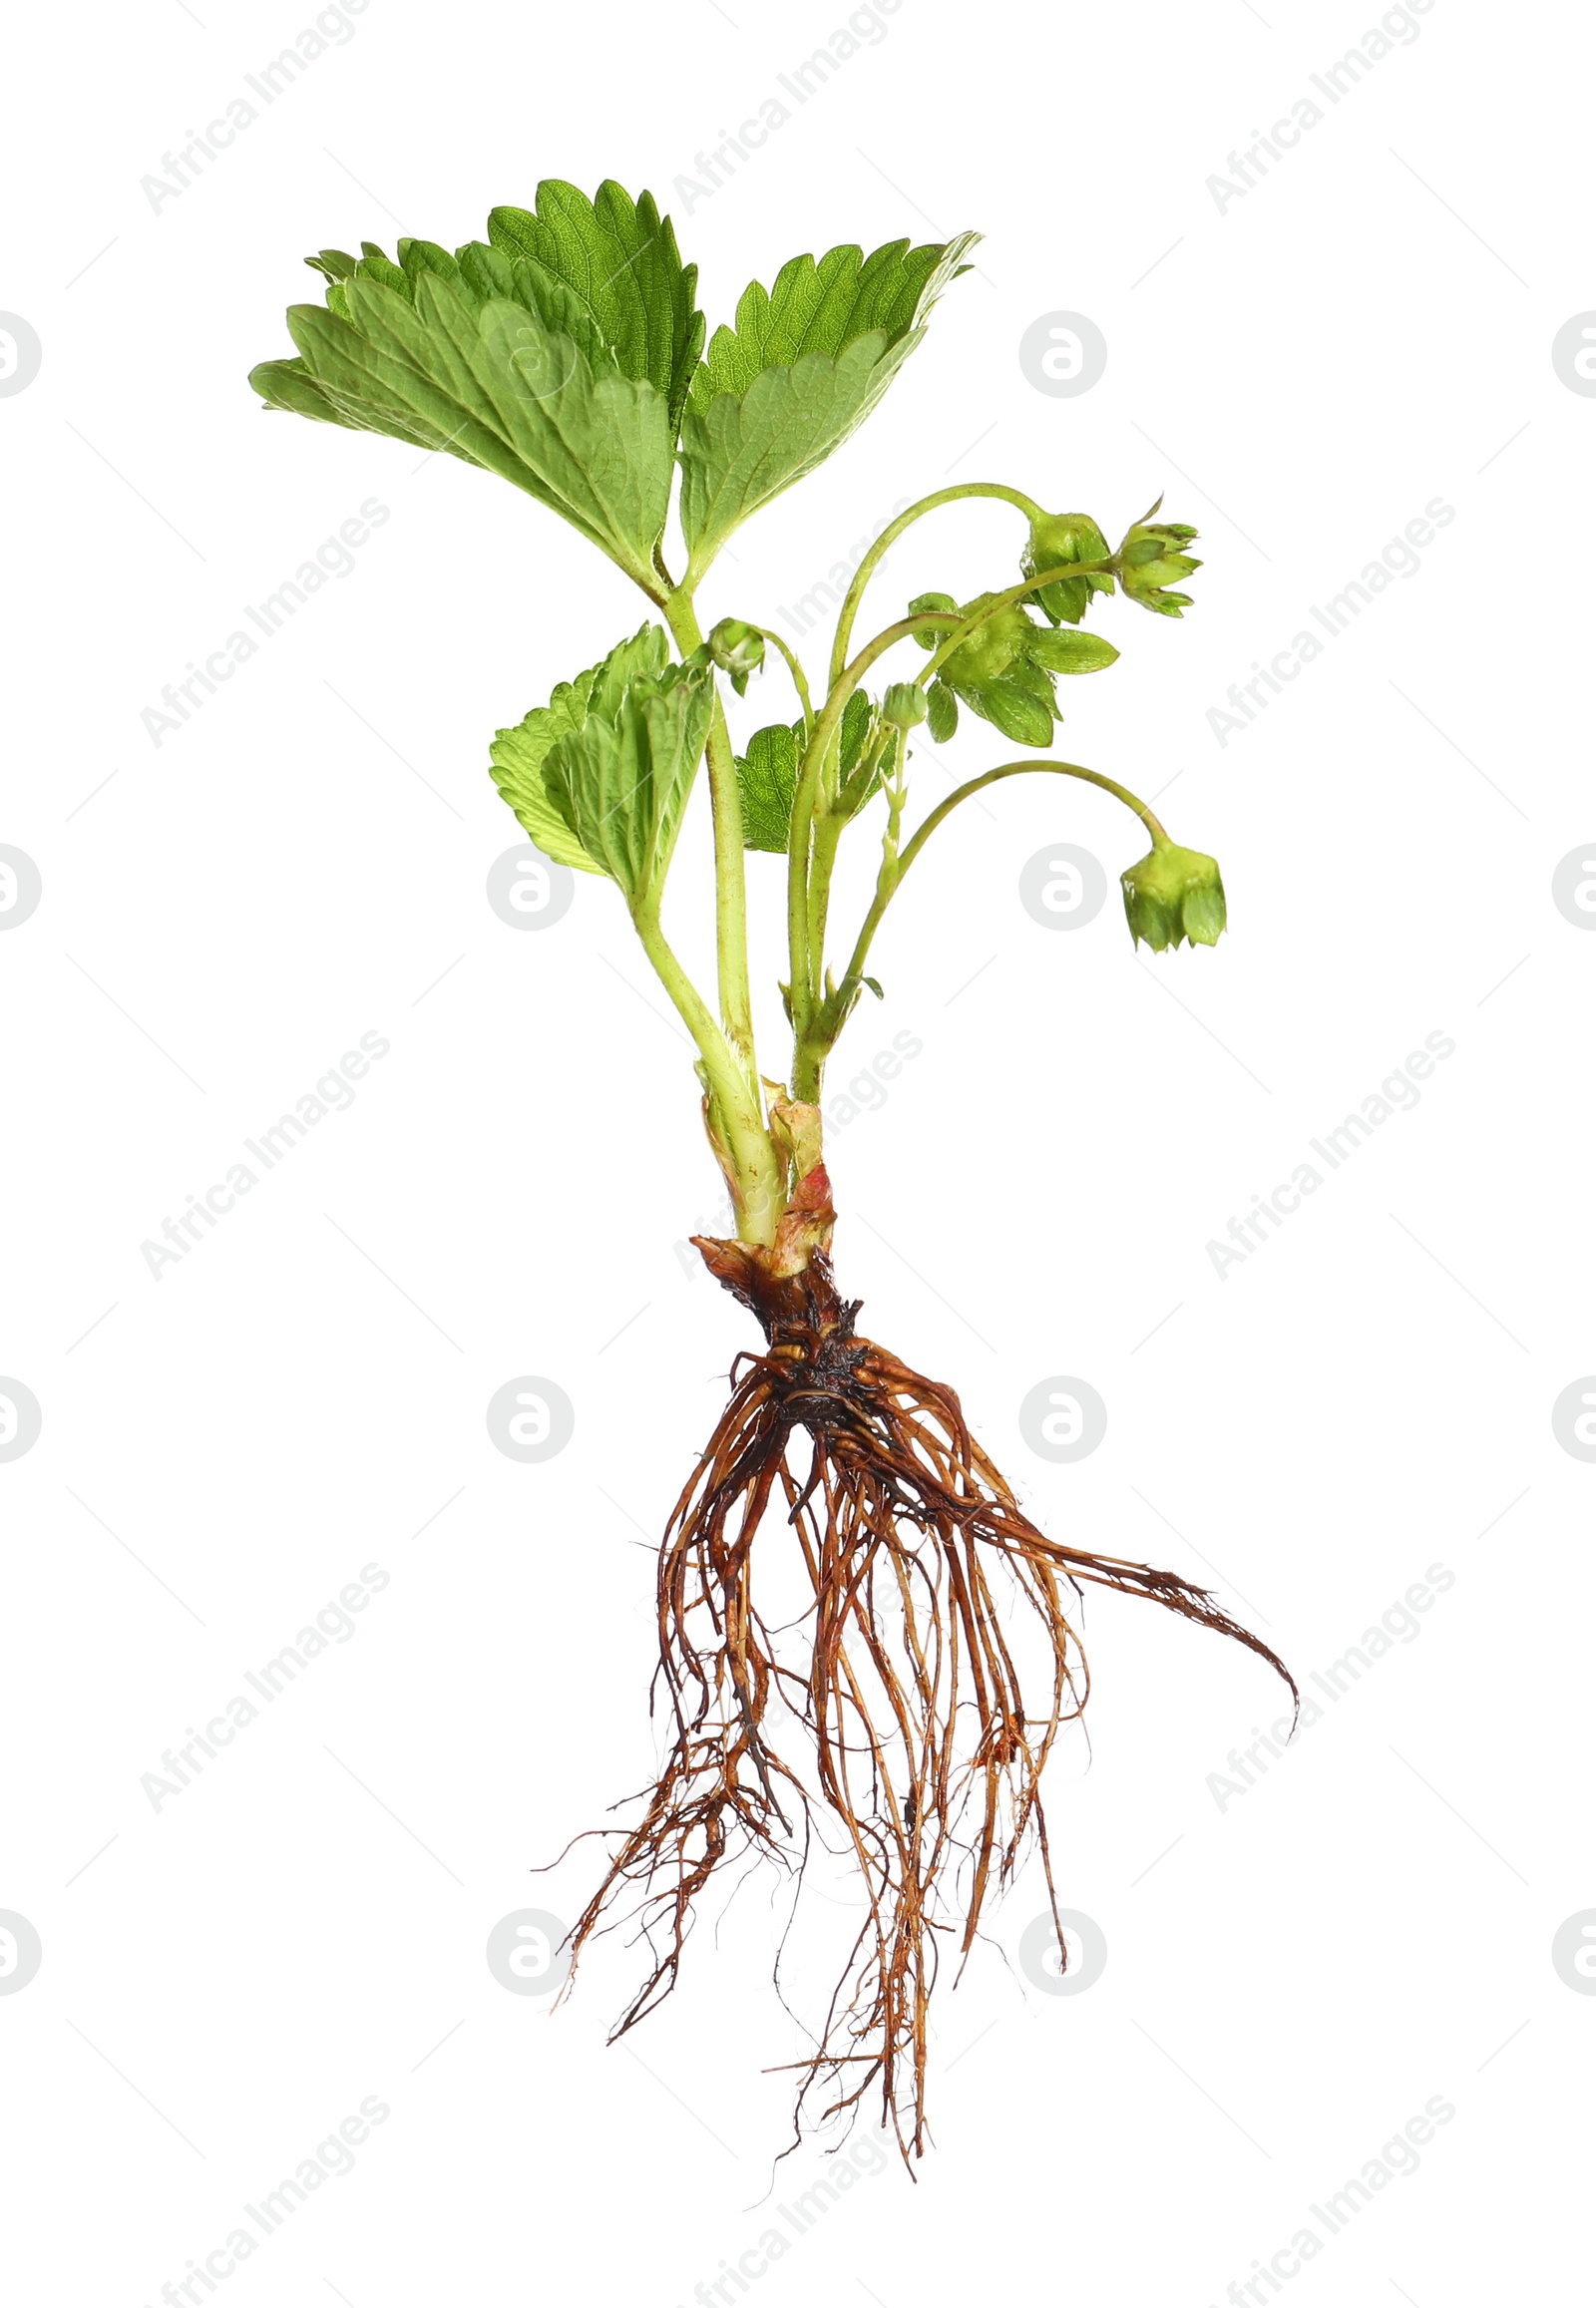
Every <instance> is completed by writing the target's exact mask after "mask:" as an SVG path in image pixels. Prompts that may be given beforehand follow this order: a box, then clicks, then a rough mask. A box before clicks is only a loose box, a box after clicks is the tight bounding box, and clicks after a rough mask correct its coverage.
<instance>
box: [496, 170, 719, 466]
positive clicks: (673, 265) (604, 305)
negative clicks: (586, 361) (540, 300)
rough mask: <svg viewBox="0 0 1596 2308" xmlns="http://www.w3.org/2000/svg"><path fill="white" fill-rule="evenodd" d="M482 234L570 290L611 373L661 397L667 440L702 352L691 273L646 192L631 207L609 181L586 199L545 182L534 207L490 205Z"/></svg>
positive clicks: (571, 189)
mask: <svg viewBox="0 0 1596 2308" xmlns="http://www.w3.org/2000/svg"><path fill="white" fill-rule="evenodd" d="M488 236H489V239H490V241H491V243H492V245H493V247H494V248H495V249H497V250H500V251H502V252H503V253H504V254H505V255H507V256H510V257H512V258H515V257H521V258H525V259H526V260H527V261H528V262H529V263H530V264H531V265H532V266H533V267H534V269H535V270H536V271H538V272H540V273H542V274H543V275H545V276H546V277H548V278H550V279H552V280H555V281H559V282H563V283H564V284H565V285H566V286H567V287H568V288H570V289H572V290H574V291H575V292H576V294H577V295H578V296H579V297H580V298H581V299H582V301H583V303H584V305H585V306H586V307H587V309H588V310H589V311H590V312H591V313H592V315H593V317H594V320H595V321H596V322H597V324H598V328H599V330H600V331H601V333H602V335H603V338H604V341H605V342H606V343H607V344H609V345H610V346H612V347H613V350H614V354H615V359H616V362H617V364H618V366H619V369H620V373H621V375H622V376H626V377H630V378H632V379H633V380H634V381H639V382H640V381H642V380H643V379H646V380H647V382H648V383H649V384H651V385H652V386H653V387H654V389H655V390H656V391H657V392H659V393H661V394H662V395H663V396H664V399H665V403H666V408H667V413H668V421H669V427H670V437H671V440H672V442H674V440H675V437H676V432H677V428H678V426H679V423H680V418H681V409H682V404H683V402H684V401H685V400H686V397H687V389H688V386H689V385H690V383H691V381H692V375H693V371H694V369H695V368H696V366H697V364H698V355H699V353H700V352H701V351H702V349H703V341H704V316H703V314H702V313H701V312H698V311H696V310H695V309H694V305H693V295H694V291H695V289H696V287H697V281H698V267H697V266H696V265H695V264H688V265H684V264H683V263H682V261H681V258H680V256H679V254H678V253H677V249H676V236H675V232H674V230H673V229H672V226H671V222H670V219H669V217H668V216H666V217H661V216H660V213H659V210H658V208H657V207H656V206H655V204H654V198H653V194H652V193H651V192H641V193H639V194H638V196H637V198H636V200H635V201H634V200H633V199H632V198H631V196H630V194H629V193H628V192H624V191H623V190H622V188H621V187H620V186H619V185H617V184H615V183H614V182H613V181H612V180H609V181H606V182H605V183H604V184H602V185H600V186H599V188H598V192H597V193H596V194H595V196H594V198H593V199H591V200H590V199H589V198H588V196H587V194H586V193H585V192H579V191H578V190H577V188H576V186H575V185H567V184H564V183H562V182H561V180H560V179H559V178H553V177H552V178H550V179H548V180H547V182H545V183H544V184H541V185H540V186H539V187H538V203H537V207H536V208H535V209H527V208H495V209H494V211H493V213H492V215H491V216H490V217H489V219H488ZM462 253H464V252H462Z"/></svg>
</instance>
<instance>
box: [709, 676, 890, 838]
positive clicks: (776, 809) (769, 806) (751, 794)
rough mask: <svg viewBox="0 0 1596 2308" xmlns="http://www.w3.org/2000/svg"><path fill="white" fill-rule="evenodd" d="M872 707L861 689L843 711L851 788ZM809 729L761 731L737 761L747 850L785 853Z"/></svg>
mask: <svg viewBox="0 0 1596 2308" xmlns="http://www.w3.org/2000/svg"><path fill="white" fill-rule="evenodd" d="M871 719H872V707H871V703H870V699H869V698H868V697H867V696H866V695H865V692H864V691H863V690H862V689H856V690H855V691H854V693H853V695H852V696H851V697H850V698H849V700H848V702H847V704H846V705H845V706H844V707H843V709H842V727H841V728H840V729H839V731H838V733H837V736H838V748H837V758H838V783H839V785H843V784H846V783H847V781H848V779H849V777H850V776H851V775H852V774H853V772H854V770H856V769H857V768H858V766H859V757H860V755H861V754H862V753H863V752H864V749H865V739H866V737H867V736H868V735H869V732H870V724H871ZM804 735H805V732H804V724H803V721H802V719H801V718H800V719H799V720H797V721H794V722H793V723H792V724H791V726H790V727H789V725H788V724H787V723H786V722H785V721H777V722H775V723H773V724H772V725H771V726H770V727H769V728H768V729H756V730H755V731H754V733H753V735H752V737H750V738H749V740H748V751H747V752H746V754H739V755H737V756H736V762H737V784H738V787H739V788H740V790H741V793H742V846H743V848H744V849H745V850H776V851H781V852H785V850H786V848H787V842H788V837H789V833H790V831H791V825H792V804H793V796H794V794H795V793H796V792H797V790H798V764H799V762H800V761H801V760H802V758H803V751H804ZM879 784H880V779H879V777H878V778H876V779H874V780H872V782H871V784H870V786H869V787H868V788H867V789H866V791H865V792H864V793H862V794H860V795H859V796H858V797H857V799H856V800H855V802H854V804H853V807H852V810H851V811H850V813H849V814H850V815H851V816H853V817H857V816H858V814H859V812H860V811H861V810H862V809H863V808H864V806H865V804H866V802H867V801H869V799H870V797H871V795H872V794H873V793H874V792H875V791H876V790H877V788H878V786H879Z"/></svg>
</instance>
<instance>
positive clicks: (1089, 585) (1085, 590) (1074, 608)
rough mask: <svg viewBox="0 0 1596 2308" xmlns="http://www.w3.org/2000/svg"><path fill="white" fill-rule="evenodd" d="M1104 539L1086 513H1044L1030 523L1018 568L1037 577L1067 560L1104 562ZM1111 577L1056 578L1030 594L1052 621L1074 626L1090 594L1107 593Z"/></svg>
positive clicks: (1084, 611) (1105, 549)
mask: <svg viewBox="0 0 1596 2308" xmlns="http://www.w3.org/2000/svg"><path fill="white" fill-rule="evenodd" d="M1107 559H1108V540H1107V539H1106V538H1105V537H1104V535H1103V533H1102V531H1101V530H1100V529H1099V528H1098V527H1097V524H1096V522H1095V521H1093V520H1092V518H1091V516H1090V515H1089V514H1085V513H1045V514H1043V515H1042V516H1041V518H1040V520H1039V521H1034V522H1032V524H1031V529H1030V536H1029V538H1028V539H1027V540H1026V544H1025V550H1024V552H1023V553H1022V554H1021V555H1020V557H1019V567H1020V571H1021V573H1022V575H1024V576H1025V577H1041V576H1043V575H1044V574H1045V572H1046V571H1048V570H1053V569H1058V568H1060V567H1062V565H1063V564H1064V563H1065V562H1071V561H1107ZM1113 589H1114V580H1113V578H1112V577H1059V578H1057V579H1055V581H1054V582H1053V583H1052V584H1047V585H1042V586H1041V587H1040V588H1039V589H1038V590H1037V591H1036V592H1035V593H1034V594H1033V595H1032V596H1031V597H1032V599H1033V600H1034V601H1035V603H1036V606H1037V607H1038V608H1039V609H1040V610H1041V611H1042V613H1043V615H1044V616H1046V617H1047V618H1048V619H1050V621H1051V622H1052V623H1053V624H1055V625H1059V624H1064V625H1078V624H1079V623H1080V620H1081V618H1082V617H1083V616H1084V615H1085V613H1086V604H1087V602H1088V601H1089V600H1090V599H1091V596H1092V594H1093V593H1111V592H1112V591H1113Z"/></svg>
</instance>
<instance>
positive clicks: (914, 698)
mask: <svg viewBox="0 0 1596 2308" xmlns="http://www.w3.org/2000/svg"><path fill="white" fill-rule="evenodd" d="M881 717H882V719H883V721H888V722H890V723H891V724H892V726H893V728H894V729H913V728H915V727H916V726H917V725H918V724H919V723H920V722H922V721H924V720H925V718H926V692H925V691H924V689H922V688H921V686H920V683H919V682H918V681H893V682H890V683H889V684H888V687H887V694H886V696H885V697H884V698H883V699H882V701H881Z"/></svg>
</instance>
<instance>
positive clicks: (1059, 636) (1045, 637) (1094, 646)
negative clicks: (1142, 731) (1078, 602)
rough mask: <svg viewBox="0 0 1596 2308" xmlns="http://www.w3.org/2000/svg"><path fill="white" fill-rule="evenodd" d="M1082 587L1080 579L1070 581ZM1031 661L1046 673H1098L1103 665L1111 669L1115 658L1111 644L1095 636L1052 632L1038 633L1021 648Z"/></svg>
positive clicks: (1115, 650) (1114, 650)
mask: <svg viewBox="0 0 1596 2308" xmlns="http://www.w3.org/2000/svg"><path fill="white" fill-rule="evenodd" d="M1069 581H1070V582H1071V583H1072V584H1073V583H1082V582H1084V579H1082V578H1073V577H1072V578H1071V579H1070V580H1069ZM1025 647H1026V651H1027V653H1028V655H1029V656H1030V658H1031V661H1032V662H1033V663H1034V664H1037V665H1045V666H1046V668H1047V670H1048V671H1049V672H1050V673H1100V672H1101V671H1102V669H1103V667H1104V666H1105V665H1112V664H1113V663H1114V662H1115V660H1116V659H1117V657H1118V655H1119V651H1118V650H1117V649H1116V648H1115V647H1114V645H1113V643H1112V641H1105V640H1104V639H1103V638H1102V636H1101V634H1099V633H1081V632H1075V631H1073V630H1071V631H1067V632H1065V631H1054V630H1052V629H1051V628H1046V629H1038V630H1037V631H1036V632H1035V633H1034V634H1033V635H1032V637H1031V638H1030V640H1028V641H1027V642H1026V644H1025Z"/></svg>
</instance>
